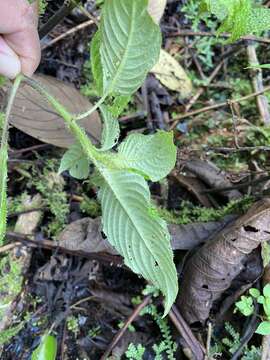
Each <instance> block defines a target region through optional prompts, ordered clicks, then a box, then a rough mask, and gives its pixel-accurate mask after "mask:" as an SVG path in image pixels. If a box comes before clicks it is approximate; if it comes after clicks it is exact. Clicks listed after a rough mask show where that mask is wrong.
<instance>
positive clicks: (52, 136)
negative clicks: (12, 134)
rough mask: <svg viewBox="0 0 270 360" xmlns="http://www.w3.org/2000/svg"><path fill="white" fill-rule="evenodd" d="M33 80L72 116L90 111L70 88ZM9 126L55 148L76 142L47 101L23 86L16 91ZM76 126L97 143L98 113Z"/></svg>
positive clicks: (51, 81)
mask: <svg viewBox="0 0 270 360" xmlns="http://www.w3.org/2000/svg"><path fill="white" fill-rule="evenodd" d="M34 79H35V80H37V81H38V82H39V83H40V84H41V85H42V86H43V87H44V88H46V89H47V90H48V92H49V93H50V94H51V95H53V96H54V97H55V98H56V99H57V100H59V102H60V103H62V104H63V105H64V106H65V107H66V108H67V109H68V110H69V111H70V112H71V113H80V112H83V111H86V110H88V109H89V108H90V107H91V104H90V103H89V101H88V100H87V99H86V98H85V97H84V96H82V95H81V94H80V92H79V91H78V90H76V89H75V88H74V87H72V86H70V85H67V84H65V83H63V82H61V81H59V80H57V79H55V78H53V77H50V76H41V75H35V76H34ZM10 124H11V125H13V126H14V127H16V128H18V129H20V130H21V131H23V132H24V133H26V134H28V135H30V136H32V137H34V138H36V139H39V140H40V141H42V142H45V143H49V144H52V145H55V146H59V147H63V148H68V147H70V146H71V145H72V144H73V143H74V142H75V140H74V136H73V135H72V134H71V133H70V132H69V131H68V129H67V127H66V125H65V123H64V121H63V119H62V118H60V117H59V116H58V114H57V113H56V112H55V111H54V109H53V108H52V107H51V106H50V105H49V104H48V102H47V100H46V99H44V98H43V96H41V95H40V94H39V93H38V92H37V91H36V90H34V89H32V88H31V87H30V86H29V85H27V84H25V83H24V84H23V85H22V87H21V88H20V89H19V91H18V95H17V97H16V100H15V103H14V106H13V110H12V113H11V117H10ZM79 124H80V125H81V126H82V127H83V128H84V129H85V131H86V133H87V134H88V135H89V137H90V139H91V140H92V141H93V142H94V143H97V142H98V141H99V140H100V137H101V128H102V125H101V121H100V117H99V114H98V112H94V113H93V114H92V115H91V116H90V117H87V118H85V119H83V120H81V121H80V122H79Z"/></svg>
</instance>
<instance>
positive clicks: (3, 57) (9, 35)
mask: <svg viewBox="0 0 270 360" xmlns="http://www.w3.org/2000/svg"><path fill="white" fill-rule="evenodd" d="M37 25H38V10H37V4H33V5H29V3H28V1H27V0H0V74H2V75H4V76H7V77H8V78H10V79H14V78H15V77H16V76H17V75H18V74H19V73H20V72H22V73H23V74H25V75H27V76H31V75H32V74H33V73H34V71H35V70H36V68H37V67H38V64H39V62H40V42H39V37H38V32H37Z"/></svg>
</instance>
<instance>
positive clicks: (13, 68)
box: [0, 51, 21, 79]
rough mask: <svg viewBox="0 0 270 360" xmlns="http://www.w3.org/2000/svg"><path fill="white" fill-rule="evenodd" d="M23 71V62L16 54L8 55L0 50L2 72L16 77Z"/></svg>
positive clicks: (7, 75) (12, 77) (0, 70)
mask: <svg viewBox="0 0 270 360" xmlns="http://www.w3.org/2000/svg"><path fill="white" fill-rule="evenodd" d="M20 72H21V62H20V60H19V58H18V57H17V56H16V55H15V56H14V55H12V56H10V55H6V54H4V53H2V52H1V51H0V74H1V75H4V76H6V77H8V78H9V79H14V78H15V77H16V76H17V75H19V73H20Z"/></svg>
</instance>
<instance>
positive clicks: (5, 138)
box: [1, 75, 23, 150]
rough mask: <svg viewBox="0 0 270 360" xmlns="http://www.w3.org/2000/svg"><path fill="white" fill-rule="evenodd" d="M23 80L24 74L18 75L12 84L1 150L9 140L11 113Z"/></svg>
mask: <svg viewBox="0 0 270 360" xmlns="http://www.w3.org/2000/svg"><path fill="white" fill-rule="evenodd" d="M22 80H23V75H18V76H17V77H16V79H15V81H14V84H13V86H12V89H11V91H10V95H9V98H8V104H7V108H6V113H5V121H4V125H3V129H2V139H1V150H3V147H4V146H6V145H7V142H8V127H9V118H10V113H11V109H12V106H13V103H14V100H15V97H16V94H17V91H18V89H19V86H20V83H21V81H22Z"/></svg>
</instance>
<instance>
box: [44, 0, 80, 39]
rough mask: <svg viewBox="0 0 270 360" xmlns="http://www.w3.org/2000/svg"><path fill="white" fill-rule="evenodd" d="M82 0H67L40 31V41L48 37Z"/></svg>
mask: <svg viewBox="0 0 270 360" xmlns="http://www.w3.org/2000/svg"><path fill="white" fill-rule="evenodd" d="M79 2H80V0H74V1H72V0H65V1H64V4H63V5H62V6H61V8H60V9H59V10H58V11H57V12H56V13H55V14H54V15H53V16H52V17H51V18H50V19H49V20H48V21H47V22H46V24H44V25H43V26H42V27H41V29H40V30H39V37H40V39H42V38H44V37H45V36H46V35H48V34H49V33H50V32H51V31H52V29H53V28H54V27H55V26H56V25H58V24H59V23H60V22H61V21H62V20H63V19H64V18H65V17H66V16H67V15H68V14H69V13H70V12H71V11H72V10H73V9H74V8H75V7H76V6H77V5H78V4H79Z"/></svg>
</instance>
